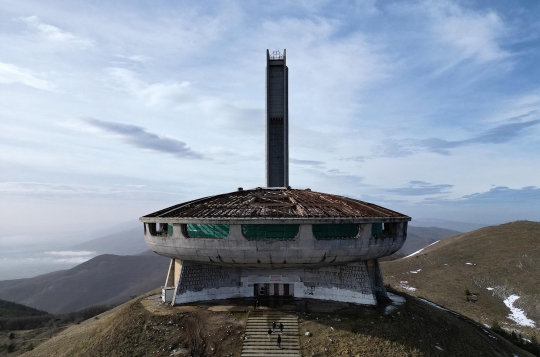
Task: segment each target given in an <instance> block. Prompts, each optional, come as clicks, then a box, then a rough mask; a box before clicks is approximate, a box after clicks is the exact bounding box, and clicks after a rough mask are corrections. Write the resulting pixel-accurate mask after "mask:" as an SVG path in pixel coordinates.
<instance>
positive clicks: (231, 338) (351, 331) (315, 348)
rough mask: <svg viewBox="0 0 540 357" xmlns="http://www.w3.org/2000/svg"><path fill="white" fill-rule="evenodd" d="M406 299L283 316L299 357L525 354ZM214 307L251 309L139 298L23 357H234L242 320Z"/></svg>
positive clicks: (308, 308)
mask: <svg viewBox="0 0 540 357" xmlns="http://www.w3.org/2000/svg"><path fill="white" fill-rule="evenodd" d="M406 300H407V302H406V303H405V304H403V305H401V306H399V307H395V309H394V310H392V311H391V312H388V310H387V309H385V308H384V307H381V308H379V309H372V308H369V307H361V306H355V305H349V304H343V303H338V304H337V305H339V309H341V310H339V311H337V312H329V310H328V309H327V307H328V305H335V304H333V303H330V304H328V303H326V302H320V301H317V300H308V301H304V302H305V304H299V305H298V304H297V308H298V307H301V308H300V310H302V311H294V309H290V308H291V307H293V306H292V305H288V306H289V308H287V309H286V311H287V313H288V314H292V315H294V314H296V315H297V316H298V318H299V329H300V331H299V332H300V344H301V353H302V355H303V356H321V357H322V356H325V357H326V356H365V357H369V356H372V357H375V356H376V357H380V356H391V357H398V356H400V357H401V356H403V357H405V356H439V355H445V356H471V357H472V356H474V357H477V356H493V357H495V356H496V357H513V356H515V355H518V356H521V357H530V356H532V355H530V354H529V353H527V352H524V351H522V350H520V349H519V348H517V347H515V346H513V345H512V344H510V343H509V342H508V341H506V340H504V339H502V338H500V337H498V336H496V335H494V334H492V333H489V332H486V331H485V330H484V329H483V328H482V327H479V326H477V325H476V324H474V323H471V322H469V321H466V320H463V319H460V318H459V317H456V316H454V315H452V314H451V313H449V312H446V311H443V310H440V309H438V308H436V307H433V306H431V305H428V304H426V303H423V302H421V301H419V300H418V299H416V298H412V297H406ZM152 301H153V302H152ZM219 304H221V307H230V306H236V307H241V309H240V310H242V309H244V308H246V309H251V302H249V301H246V300H239V301H236V302H235V301H229V302H223V301H221V302H215V303H209V302H206V303H201V304H198V305H191V306H178V307H171V306H163V305H161V304H159V303H157V300H156V299H155V298H153V297H148V296H147V297H141V298H137V299H133V300H132V301H130V302H128V303H125V304H124V305H121V306H119V307H117V308H115V309H113V310H111V311H108V312H106V313H104V314H101V315H99V316H96V318H92V319H90V320H87V321H84V322H82V323H81V324H79V325H74V326H72V327H70V328H68V329H66V330H65V331H63V332H61V333H59V334H58V335H57V336H54V337H53V338H52V339H50V340H48V341H46V342H44V343H43V344H41V345H39V346H37V347H36V348H35V349H34V350H33V351H30V352H27V353H26V354H24V356H27V357H37V356H50V357H60V356H69V357H77V356H84V357H93V356H130V357H131V356H161V357H165V356H179V357H187V356H236V357H238V356H240V351H241V348H242V335H243V332H244V331H245V323H246V317H247V314H246V313H243V312H235V313H231V312H226V311H225V312H217V311H216V312H214V311H210V310H211V309H212V310H219V311H221V309H214V307H215V306H214V305H219ZM331 310H332V311H334V310H333V309H331ZM285 330H287V326H286V327H285ZM308 331H309V332H310V335H309V336H306V335H305V333H306V332H308ZM273 338H274V340H273V341H275V336H274V337H273ZM325 349H326V350H327V351H325ZM261 357H262V356H261Z"/></svg>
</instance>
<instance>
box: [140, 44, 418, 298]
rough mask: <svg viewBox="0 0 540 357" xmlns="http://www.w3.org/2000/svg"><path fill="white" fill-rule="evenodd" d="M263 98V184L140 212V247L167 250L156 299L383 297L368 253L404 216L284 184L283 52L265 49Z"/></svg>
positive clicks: (393, 243)
mask: <svg viewBox="0 0 540 357" xmlns="http://www.w3.org/2000/svg"><path fill="white" fill-rule="evenodd" d="M266 100H267V102H266V178H267V187H257V188H254V189H247V190H244V189H242V188H239V189H238V190H237V191H234V192H230V193H225V194H221V195H217V196H210V197H205V198H201V199H197V200H194V201H189V202H185V203H181V204H178V205H175V206H172V207H168V208H165V209H163V210H161V211H158V212H154V213H152V214H149V215H146V216H144V217H141V218H140V220H141V221H142V222H143V223H144V236H145V240H146V242H147V244H148V246H149V247H150V249H152V250H153V251H154V252H156V253H157V254H160V255H163V256H166V257H169V258H171V264H170V266H169V271H168V273H167V277H166V282H165V287H164V289H163V299H164V301H170V302H172V303H173V304H183V303H188V302H194V301H200V300H212V299H227V298H242V297H255V296H266V297H268V298H272V297H279V296H290V297H295V298H314V299H323V300H334V301H343V302H352V303H358V304H365V305H376V304H377V296H380V295H382V296H384V295H386V291H385V289H384V282H383V279H382V275H381V271H380V267H379V262H378V258H380V257H384V256H387V255H390V254H392V253H394V252H396V251H397V250H398V249H399V248H401V246H402V245H403V243H404V242H405V239H406V237H407V224H408V222H409V221H410V220H411V218H410V217H408V216H406V215H403V214H401V213H398V212H395V211H392V210H389V209H387V208H383V207H380V206H377V205H374V204H371V203H367V202H363V201H359V200H355V199H351V198H347V197H343V196H337V195H332V194H328V193H321V192H315V191H312V190H310V189H309V188H307V189H293V188H291V187H289V186H288V181H289V179H288V172H289V170H288V69H287V66H286V56H285V52H284V53H283V55H282V54H280V53H279V52H274V53H273V54H269V53H268V52H267V67H266Z"/></svg>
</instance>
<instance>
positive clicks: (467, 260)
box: [382, 221, 540, 334]
mask: <svg viewBox="0 0 540 357" xmlns="http://www.w3.org/2000/svg"><path fill="white" fill-rule="evenodd" d="M382 270H383V274H384V278H385V282H386V283H387V284H390V285H391V286H392V287H394V288H396V289H398V290H402V291H405V292H407V293H409V294H413V295H417V296H423V297H425V298H427V299H429V300H432V301H434V302H436V303H438V304H440V305H442V306H445V307H447V308H449V309H452V310H455V311H457V312H459V313H461V314H463V315H466V316H469V317H471V318H473V319H474V320H476V321H479V322H482V323H485V324H491V323H492V322H493V321H494V320H497V321H499V323H501V325H502V326H503V327H505V328H507V329H516V330H518V331H523V332H524V333H525V334H530V333H533V332H535V330H536V331H538V330H537V329H538V328H539V327H540V278H539V277H540V223H538V222H529V221H517V222H511V223H506V224H503V225H499V226H491V227H485V228H482V229H479V230H476V231H473V232H469V233H465V234H460V235H457V236H454V237H449V238H444V239H442V240H440V241H438V242H437V243H435V244H433V245H431V246H429V247H427V248H425V249H424V250H422V251H421V252H420V253H418V254H416V255H414V256H411V257H408V258H402V259H399V260H395V261H391V262H384V263H382ZM413 289H414V290H413ZM467 289H468V292H469V295H466V291H467ZM512 295H514V296H518V297H519V298H517V299H515V302H514V303H513V306H514V307H515V308H518V309H521V310H523V311H524V314H525V316H526V318H528V319H530V320H532V321H533V322H534V324H535V328H532V327H527V326H523V325H526V324H527V323H523V319H522V323H521V324H519V323H517V322H516V321H514V320H512V319H510V318H508V315H509V314H510V313H511V310H510V309H509V307H507V306H506V305H505V303H504V300H505V299H507V298H509V297H510V296H512ZM517 315H519V313H517ZM529 324H530V322H529Z"/></svg>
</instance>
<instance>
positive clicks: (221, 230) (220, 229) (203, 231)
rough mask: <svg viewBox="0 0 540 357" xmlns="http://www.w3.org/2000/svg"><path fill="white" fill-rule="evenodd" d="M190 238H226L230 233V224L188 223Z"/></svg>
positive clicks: (187, 228) (187, 231)
mask: <svg viewBox="0 0 540 357" xmlns="http://www.w3.org/2000/svg"><path fill="white" fill-rule="evenodd" d="M186 233H187V236H188V238H217V239H222V238H226V237H227V236H228V235H229V225H228V224H186Z"/></svg>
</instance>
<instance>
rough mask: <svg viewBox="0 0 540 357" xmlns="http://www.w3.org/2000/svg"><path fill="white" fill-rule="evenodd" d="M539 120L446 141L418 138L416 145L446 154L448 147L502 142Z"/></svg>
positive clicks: (498, 127)
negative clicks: (462, 138) (463, 138)
mask: <svg viewBox="0 0 540 357" xmlns="http://www.w3.org/2000/svg"><path fill="white" fill-rule="evenodd" d="M538 123H540V120H531V121H527V122H523V123H509V124H503V125H499V126H497V127H495V128H493V129H489V130H487V131H485V132H483V133H481V134H479V135H477V136H475V137H472V138H470V139H465V140H456V141H448V140H443V139H438V138H430V139H425V140H420V141H418V142H417V144H416V145H417V146H420V147H424V148H426V149H427V150H428V151H431V152H434V153H438V154H441V155H448V154H449V153H450V152H449V149H452V148H457V147H462V146H466V145H473V144H504V143H507V142H509V141H510V140H513V139H515V138H517V137H519V136H520V135H522V134H523V132H524V131H525V129H527V128H529V127H531V126H534V125H537V124H538Z"/></svg>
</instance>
